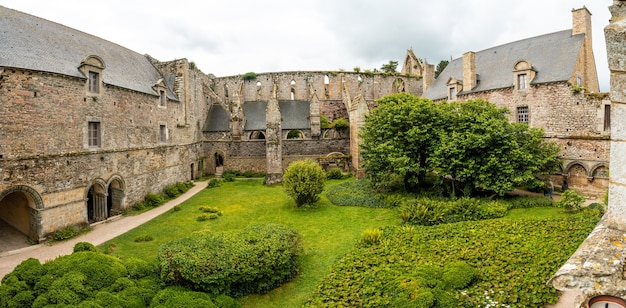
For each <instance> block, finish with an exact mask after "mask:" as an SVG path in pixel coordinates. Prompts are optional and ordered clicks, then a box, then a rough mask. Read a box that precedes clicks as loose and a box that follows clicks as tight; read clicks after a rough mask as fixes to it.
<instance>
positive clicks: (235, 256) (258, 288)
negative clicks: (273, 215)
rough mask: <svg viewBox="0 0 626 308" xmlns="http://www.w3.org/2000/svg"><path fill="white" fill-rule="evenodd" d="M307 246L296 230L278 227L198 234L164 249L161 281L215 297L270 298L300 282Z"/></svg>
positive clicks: (264, 225) (268, 225)
mask: <svg viewBox="0 0 626 308" xmlns="http://www.w3.org/2000/svg"><path fill="white" fill-rule="evenodd" d="M301 241H302V239H301V236H300V234H299V233H298V232H297V231H296V230H294V229H292V228H289V227H287V226H283V225H277V224H263V225H254V226H251V227H248V228H245V229H243V230H239V231H231V232H222V233H217V232H216V233H213V232H211V233H201V234H193V235H191V236H189V237H185V238H181V239H178V240H174V241H171V242H168V243H165V244H163V245H162V246H161V248H160V249H159V252H158V256H157V258H158V263H159V268H160V272H161V279H162V280H163V281H164V282H165V283H166V284H168V285H179V286H185V287H189V288H192V289H194V290H198V291H203V292H207V293H211V294H227V295H229V296H234V297H240V296H244V295H247V294H251V293H265V292H268V291H269V290H271V289H272V288H274V287H276V286H279V285H281V284H283V283H285V282H287V281H289V280H291V279H292V278H293V277H295V275H296V274H297V272H298V267H297V262H296V259H297V256H298V255H299V254H300V251H301Z"/></svg>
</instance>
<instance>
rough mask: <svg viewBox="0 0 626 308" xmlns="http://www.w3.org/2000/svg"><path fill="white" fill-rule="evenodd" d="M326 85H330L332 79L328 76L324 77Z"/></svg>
mask: <svg viewBox="0 0 626 308" xmlns="http://www.w3.org/2000/svg"><path fill="white" fill-rule="evenodd" d="M324 84H330V78H328V75H324Z"/></svg>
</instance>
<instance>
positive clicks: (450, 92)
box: [448, 87, 456, 100]
mask: <svg viewBox="0 0 626 308" xmlns="http://www.w3.org/2000/svg"><path fill="white" fill-rule="evenodd" d="M455 99H456V87H450V88H449V89H448V100H455Z"/></svg>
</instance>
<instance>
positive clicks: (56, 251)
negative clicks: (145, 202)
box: [0, 181, 208, 279]
mask: <svg viewBox="0 0 626 308" xmlns="http://www.w3.org/2000/svg"><path fill="white" fill-rule="evenodd" d="M207 183H208V181H202V182H195V183H194V184H195V185H194V187H192V188H191V189H189V190H188V191H187V192H186V193H184V194H182V195H180V196H178V198H176V199H172V200H170V201H168V202H166V203H165V204H163V205H161V206H159V207H156V208H154V209H152V210H149V211H147V212H144V213H141V214H139V215H134V216H116V217H112V218H111V219H108V220H106V221H104V222H100V223H97V224H93V225H92V227H93V230H91V231H90V232H88V233H85V234H82V235H80V236H77V237H75V238H72V239H69V240H67V241H63V242H58V243H54V244H47V243H44V244H38V245H33V246H27V247H24V248H21V249H16V250H12V251H7V252H3V253H1V254H0V279H1V277H4V275H6V274H8V273H10V272H12V271H13V269H14V268H15V267H16V266H17V265H19V264H20V263H22V261H24V260H26V259H28V258H35V259H39V261H40V262H41V263H44V262H45V261H48V260H53V259H55V258H57V257H59V256H63V255H68V254H71V253H72V251H73V249H74V245H75V244H76V243H78V242H89V243H91V244H93V245H100V244H102V243H104V242H106V241H108V240H110V239H112V238H114V237H116V236H118V235H121V234H123V233H125V232H128V231H129V230H131V229H134V228H135V227H137V226H140V225H141V224H144V223H146V222H148V221H149V220H151V219H153V218H155V217H157V216H159V215H161V214H163V213H165V212H167V211H168V210H170V209H171V208H173V207H174V206H176V205H178V204H180V203H182V202H183V201H185V200H187V199H189V198H191V197H192V196H193V195H195V194H196V193H198V192H199V191H201V190H202V189H204V188H206V186H207Z"/></svg>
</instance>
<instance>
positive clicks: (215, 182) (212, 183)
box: [206, 179, 222, 188]
mask: <svg viewBox="0 0 626 308" xmlns="http://www.w3.org/2000/svg"><path fill="white" fill-rule="evenodd" d="M221 184H222V181H221V180H220V179H210V180H209V183H208V184H207V185H206V188H213V187H219V186H220V185H221Z"/></svg>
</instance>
